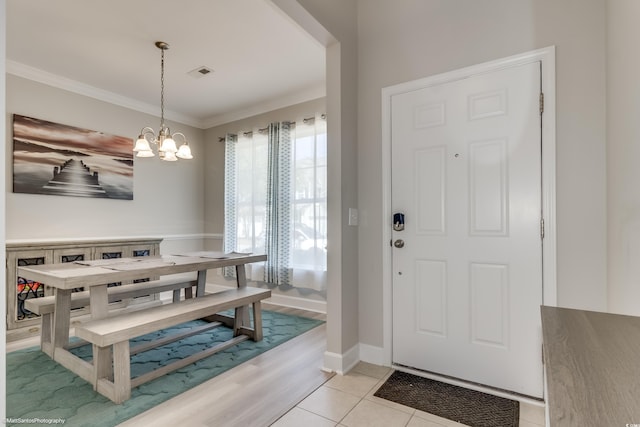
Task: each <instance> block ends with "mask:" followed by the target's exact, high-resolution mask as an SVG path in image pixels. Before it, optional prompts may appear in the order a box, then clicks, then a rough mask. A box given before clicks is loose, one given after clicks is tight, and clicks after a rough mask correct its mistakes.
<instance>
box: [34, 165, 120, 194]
mask: <svg viewBox="0 0 640 427" xmlns="http://www.w3.org/2000/svg"><path fill="white" fill-rule="evenodd" d="M43 188H44V189H45V190H47V193H48V194H55V195H61V196H81V197H108V196H107V192H106V191H105V190H104V189H103V188H102V186H101V185H100V180H99V174H98V172H97V171H94V172H92V171H91V169H90V168H89V167H88V166H87V165H85V164H84V162H83V161H82V160H77V159H68V160H67V161H66V162H64V163H63V164H62V165H61V166H55V167H54V168H53V178H52V179H51V180H50V181H49V182H48V183H47V184H46V185H45V186H44V187H43Z"/></svg>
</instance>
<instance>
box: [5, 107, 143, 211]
mask: <svg viewBox="0 0 640 427" xmlns="http://www.w3.org/2000/svg"><path fill="white" fill-rule="evenodd" d="M13 192H14V193H31V194H48V195H56V196H76V197H98V198H111V199H123V200H133V139H131V138H125V137H122V136H115V135H109V134H106V133H103V132H98V131H93V130H87V129H81V128H78V127H74V126H67V125H63V124H58V123H53V122H49V121H46V120H41V119H35V118H32V117H26V116H21V115H18V114H14V115H13Z"/></svg>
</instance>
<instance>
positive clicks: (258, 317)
mask: <svg viewBox="0 0 640 427" xmlns="http://www.w3.org/2000/svg"><path fill="white" fill-rule="evenodd" d="M253 340H254V341H260V340H262V303H261V302H260V301H256V302H254V303H253Z"/></svg>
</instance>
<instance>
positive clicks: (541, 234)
mask: <svg viewBox="0 0 640 427" xmlns="http://www.w3.org/2000/svg"><path fill="white" fill-rule="evenodd" d="M540 238H541V239H544V218H540Z"/></svg>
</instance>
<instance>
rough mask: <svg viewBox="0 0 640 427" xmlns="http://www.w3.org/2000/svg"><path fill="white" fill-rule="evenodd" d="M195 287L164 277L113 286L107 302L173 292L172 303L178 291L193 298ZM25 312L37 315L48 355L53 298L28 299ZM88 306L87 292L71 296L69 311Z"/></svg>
mask: <svg viewBox="0 0 640 427" xmlns="http://www.w3.org/2000/svg"><path fill="white" fill-rule="evenodd" d="M196 285H197V281H196V280H195V279H189V278H186V277H184V276H182V277H166V278H162V279H158V280H151V281H148V282H139V283H133V284H130V285H123V286H113V287H111V288H108V289H107V293H108V295H109V302H110V303H111V302H116V301H120V300H123V299H127V298H137V297H144V296H147V295H153V294H156V293H160V292H167V291H173V302H177V301H179V300H180V291H181V290H182V289H184V290H185V298H191V297H192V296H193V287H194V286H196ZM24 305H25V307H26V309H27V310H29V311H31V312H33V313H35V314H39V315H40V316H41V321H40V327H41V330H40V338H41V339H40V346H41V348H42V350H43V351H45V352H47V353H48V350H49V349H47V348H46V346H47V344H48V343H50V342H51V328H52V325H53V312H54V311H55V296H54V295H51V296H46V297H40V298H30V299H28V300H26V301H25V304H24ZM88 306H89V291H82V292H74V293H72V294H71V309H77V308H82V307H88Z"/></svg>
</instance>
